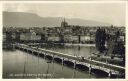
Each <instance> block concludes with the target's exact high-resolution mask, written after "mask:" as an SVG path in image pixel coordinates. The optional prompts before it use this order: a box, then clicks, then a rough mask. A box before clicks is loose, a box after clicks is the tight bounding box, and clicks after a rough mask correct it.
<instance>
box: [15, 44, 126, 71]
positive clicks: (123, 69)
mask: <svg viewBox="0 0 128 81" xmlns="http://www.w3.org/2000/svg"><path fill="white" fill-rule="evenodd" d="M16 46H18V47H22V48H26V49H27V48H29V49H31V50H37V51H40V52H45V53H49V54H52V55H57V56H60V57H64V58H69V59H72V60H76V61H79V62H84V63H89V64H92V65H96V66H100V67H103V68H107V69H112V70H115V71H119V72H125V67H122V66H117V65H113V64H108V63H105V62H101V61H96V60H91V59H88V58H84V59H83V58H81V57H79V56H72V55H70V54H64V53H60V52H55V51H51V50H47V49H42V48H37V47H30V46H28V45H24V44H16Z"/></svg>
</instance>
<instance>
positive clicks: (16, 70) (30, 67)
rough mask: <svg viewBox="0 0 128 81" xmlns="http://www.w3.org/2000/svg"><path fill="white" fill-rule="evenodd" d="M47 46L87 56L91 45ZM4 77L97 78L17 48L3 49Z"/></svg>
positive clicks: (51, 48)
mask: <svg viewBox="0 0 128 81" xmlns="http://www.w3.org/2000/svg"><path fill="white" fill-rule="evenodd" d="M43 48H44V47H43ZM45 48H46V49H50V50H54V51H58V52H62V53H67V54H72V55H80V56H85V57H86V56H88V54H89V47H80V46H78V47H77V46H64V47H59V46H54V47H45ZM23 74H24V75H23ZM3 78H96V76H94V75H90V74H89V73H88V72H85V71H78V70H75V69H73V68H69V67H67V66H62V65H61V64H57V63H55V62H51V63H49V62H48V60H45V59H43V58H41V57H38V56H34V55H32V54H27V53H25V52H22V51H19V50H16V51H3Z"/></svg>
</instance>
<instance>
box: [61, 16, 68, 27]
mask: <svg viewBox="0 0 128 81" xmlns="http://www.w3.org/2000/svg"><path fill="white" fill-rule="evenodd" d="M67 26H68V23H67V22H66V21H65V18H64V20H63V21H62V22H61V27H67Z"/></svg>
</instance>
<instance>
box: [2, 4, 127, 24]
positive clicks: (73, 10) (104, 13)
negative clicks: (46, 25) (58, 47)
mask: <svg viewBox="0 0 128 81" xmlns="http://www.w3.org/2000/svg"><path fill="white" fill-rule="evenodd" d="M125 8H126V5H125V3H67V4H66V3H59V4H58V3H4V4H3V11H9V12H28V13H34V14H37V15H39V16H41V17H66V18H80V19H85V20H93V21H99V22H105V23H110V24H113V25H116V26H125V15H126V9H125Z"/></svg>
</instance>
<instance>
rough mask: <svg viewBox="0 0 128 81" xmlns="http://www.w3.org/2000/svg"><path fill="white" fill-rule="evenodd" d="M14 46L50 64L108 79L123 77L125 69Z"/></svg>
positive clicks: (27, 47) (23, 45)
mask: <svg viewBox="0 0 128 81" xmlns="http://www.w3.org/2000/svg"><path fill="white" fill-rule="evenodd" d="M14 46H15V48H16V49H19V50H22V51H25V52H28V53H31V54H34V55H37V56H40V57H43V58H44V59H48V60H51V61H52V62H53V61H56V62H58V63H61V64H62V65H67V66H70V67H73V68H74V69H80V70H84V71H85V70H86V71H88V72H89V73H95V74H101V75H103V74H104V75H106V76H109V77H112V76H116V77H117V76H118V77H125V67H121V66H117V65H113V64H108V63H105V62H100V61H96V60H91V59H88V58H83V57H80V56H73V55H70V54H64V53H60V52H55V51H51V50H47V49H42V48H38V47H32V46H28V45H25V44H19V43H16V44H14Z"/></svg>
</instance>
